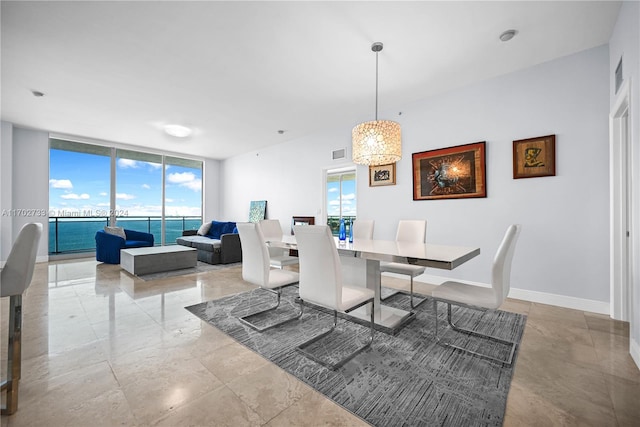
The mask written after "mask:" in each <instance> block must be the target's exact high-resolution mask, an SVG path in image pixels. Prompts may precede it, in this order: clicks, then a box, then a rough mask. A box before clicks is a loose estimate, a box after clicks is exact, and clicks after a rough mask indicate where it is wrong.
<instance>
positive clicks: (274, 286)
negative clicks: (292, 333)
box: [237, 222, 302, 332]
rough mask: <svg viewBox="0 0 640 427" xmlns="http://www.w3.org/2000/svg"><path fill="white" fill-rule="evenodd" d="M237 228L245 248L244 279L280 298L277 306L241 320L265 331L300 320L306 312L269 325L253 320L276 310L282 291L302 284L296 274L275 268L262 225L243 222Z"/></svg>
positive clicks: (243, 261)
mask: <svg viewBox="0 0 640 427" xmlns="http://www.w3.org/2000/svg"><path fill="white" fill-rule="evenodd" d="M237 227H238V233H239V234H240V244H241V245H242V279H243V280H245V281H247V282H249V283H252V284H254V285H257V286H259V287H260V288H261V289H264V290H266V291H269V292H273V293H275V294H276V295H277V301H276V305H275V306H273V307H270V308H267V309H264V310H261V311H258V312H255V313H252V314H249V315H247V316H243V317H240V318H239V320H240V321H241V322H242V323H244V324H245V325H247V326H249V327H251V328H253V329H255V330H257V331H259V332H263V331H266V330H267V329H271V328H275V327H276V326H280V325H282V324H284V323H287V322H290V321H292V320H296V319H298V318H299V317H300V316H301V315H302V312H300V313H297V314H296V315H295V316H292V317H288V318H285V319H283V320H280V321H278V322H276V323H272V324H270V325H268V326H258V325H256V324H255V323H253V322H251V321H250V320H249V319H250V318H252V317H254V316H258V315H262V314H264V313H266V312H268V311H273V310H276V309H277V308H278V307H279V306H280V299H281V294H282V288H284V287H286V286H289V285H294V284H296V283H298V279H299V276H298V273H296V272H295V271H289V270H282V269H272V268H271V265H270V262H269V251H268V250H267V244H266V243H265V239H264V235H263V234H262V230H261V227H260V224H258V223H253V222H239V223H238V224H237Z"/></svg>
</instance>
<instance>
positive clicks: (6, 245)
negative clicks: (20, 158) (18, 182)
mask: <svg viewBox="0 0 640 427" xmlns="http://www.w3.org/2000/svg"><path fill="white" fill-rule="evenodd" d="M1 125H2V136H1V137H0V266H2V265H3V264H2V263H3V262H4V261H6V259H7V258H8V257H9V252H10V251H11V245H12V242H13V238H12V235H13V232H12V230H13V228H12V227H13V224H12V221H11V216H9V215H8V212H10V211H11V207H12V202H11V194H12V191H11V183H12V181H13V180H12V175H13V172H12V171H13V168H12V163H11V162H12V160H13V126H12V125H11V123H7V122H2V123H1Z"/></svg>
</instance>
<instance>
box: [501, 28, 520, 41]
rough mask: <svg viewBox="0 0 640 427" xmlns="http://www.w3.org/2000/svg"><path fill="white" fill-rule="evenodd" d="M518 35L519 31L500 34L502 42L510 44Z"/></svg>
mask: <svg viewBox="0 0 640 427" xmlns="http://www.w3.org/2000/svg"><path fill="white" fill-rule="evenodd" d="M516 34H518V31H516V30H507V31H505V32H504V33H502V34H500V40H502V41H503V42H508V41H509V40H511V39H512V38H514V37H515V35H516Z"/></svg>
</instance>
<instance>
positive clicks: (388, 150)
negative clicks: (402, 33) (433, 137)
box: [351, 42, 402, 166]
mask: <svg viewBox="0 0 640 427" xmlns="http://www.w3.org/2000/svg"><path fill="white" fill-rule="evenodd" d="M383 47H384V45H383V44H382V43H381V42H375V43H373V44H372V45H371V50H372V51H373V52H375V54H376V105H375V120H374V121H371V122H364V123H360V124H359V125H357V126H356V127H354V128H353V130H352V131H351V140H352V149H351V152H352V153H353V154H352V160H353V163H356V164H359V165H370V166H379V165H385V164H389V163H395V162H397V161H398V160H400V159H401V158H402V138H401V131H400V124H398V123H396V122H393V121H391V120H378V53H379V52H380V51H382V48H383Z"/></svg>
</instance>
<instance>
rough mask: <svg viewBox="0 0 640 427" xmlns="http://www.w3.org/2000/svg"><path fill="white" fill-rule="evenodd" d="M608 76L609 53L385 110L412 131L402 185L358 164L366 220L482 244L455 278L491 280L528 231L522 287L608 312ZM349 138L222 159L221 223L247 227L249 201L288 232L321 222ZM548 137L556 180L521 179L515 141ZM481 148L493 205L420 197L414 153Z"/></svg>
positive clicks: (380, 232)
mask: <svg viewBox="0 0 640 427" xmlns="http://www.w3.org/2000/svg"><path fill="white" fill-rule="evenodd" d="M608 73H609V53H608V48H607V46H602V47H598V48H595V49H590V50H587V51H584V52H581V53H578V54H575V55H571V56H568V57H565V58H561V59H558V60H555V61H552V62H548V63H545V64H542V65H539V66H536V67H533V68H529V69H526V70H523V71H520V72H516V73H512V74H509V75H506V76H502V77H499V78H495V79H492V80H489V81H485V82H482V83H479V84H475V85H472V86H468V87H465V88H461V89H459V90H456V91H452V92H449V93H446V94H443V95H441V96H437V97H432V98H429V99H426V100H423V101H421V102H419V103H416V104H413V105H407V106H405V107H404V108H402V109H401V111H402V115H398V111H395V112H393V113H388V112H387V114H385V113H384V112H383V113H382V114H380V116H381V118H392V119H394V120H396V121H398V122H400V124H401V125H402V132H403V158H402V160H401V161H400V162H398V164H397V185H395V186H388V187H375V188H370V187H369V186H368V175H367V173H368V169H367V168H366V167H363V166H359V167H358V194H357V197H358V215H359V216H360V217H361V218H371V219H375V220H376V224H375V233H374V235H375V237H376V238H381V239H393V238H394V237H395V229H396V225H397V221H398V220H399V219H407V218H426V219H427V220H428V226H427V239H428V241H430V242H433V243H442V244H454V245H467V246H479V247H480V248H481V251H482V254H481V255H480V256H479V257H477V258H475V259H474V260H472V261H470V262H468V263H467V264H465V265H463V266H461V267H460V268H458V269H456V270H455V271H454V272H451V273H450V274H448V275H451V276H455V277H458V278H460V279H466V280H471V281H476V282H484V283H488V282H490V263H491V261H492V258H493V255H494V253H495V250H496V249H497V246H498V244H499V242H500V239H501V237H502V235H503V233H504V231H505V229H506V227H507V226H508V225H509V224H511V223H520V224H522V225H523V231H522V234H521V237H520V243H519V245H518V248H517V251H516V255H515V259H514V264H513V274H512V286H513V287H515V288H519V289H522V290H524V292H529V291H535V292H541V293H546V294H558V295H562V296H566V297H569V298H578V299H580V300H581V301H587V302H594V304H595V306H597V307H599V308H602V307H604V309H607V310H608V300H609V289H608V277H609V265H608V253H609V237H608V231H609V216H608V202H609V188H608V185H609V184H608V96H609V91H608V84H609V74H608ZM354 125H355V123H354ZM350 131H351V129H348V128H342V129H330V130H327V131H326V132H323V133H321V134H316V135H312V136H309V137H306V138H302V139H299V140H295V141H291V142H288V143H285V144H282V145H279V146H277V147H272V148H268V149H264V150H262V151H260V152H258V153H256V152H253V153H249V154H246V155H241V156H237V157H234V158H231V159H228V160H226V161H224V162H223V164H222V184H223V187H222V188H223V190H222V202H221V205H222V207H223V210H222V216H223V217H226V218H228V219H235V220H243V219H245V218H246V215H247V210H248V205H249V201H250V200H252V199H254V200H257V199H265V200H267V201H268V205H267V206H268V207H267V210H268V216H269V217H270V218H278V219H280V220H281V222H282V224H283V226H285V225H286V224H288V222H289V221H290V218H291V216H292V215H316V216H317V217H320V215H318V210H319V209H321V208H322V203H323V202H322V201H323V185H322V184H323V183H322V170H323V169H324V168H327V167H330V166H332V162H331V160H329V159H330V152H331V150H333V149H336V148H340V147H345V146H349V145H350ZM547 134H555V135H556V143H557V175H556V176H555V177H544V178H531V179H519V180H514V179H513V169H512V141H513V140H516V139H523V138H529V137H536V136H542V135H547ZM477 141H486V142H487V188H488V197H487V198H483V199H458V200H440V201H413V200H412V171H411V153H414V152H420V151H425V150H431V149H437V148H443V147H449V146H454V145H460V144H467V143H473V142H477ZM429 273H430V274H440V275H447V273H446V272H442V271H437V272H434V271H433V270H432V271H429ZM604 309H603V310H604Z"/></svg>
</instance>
